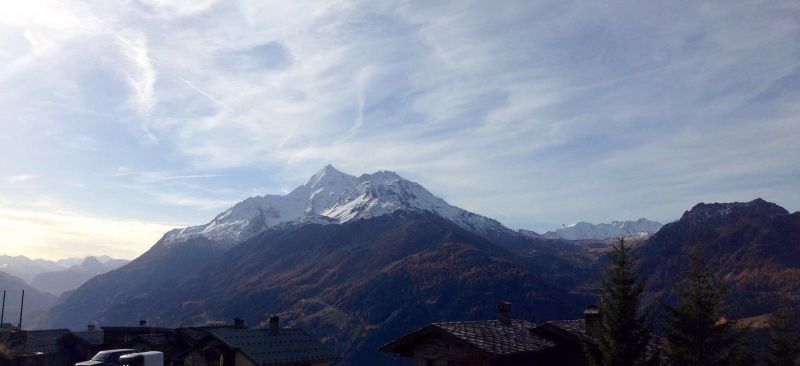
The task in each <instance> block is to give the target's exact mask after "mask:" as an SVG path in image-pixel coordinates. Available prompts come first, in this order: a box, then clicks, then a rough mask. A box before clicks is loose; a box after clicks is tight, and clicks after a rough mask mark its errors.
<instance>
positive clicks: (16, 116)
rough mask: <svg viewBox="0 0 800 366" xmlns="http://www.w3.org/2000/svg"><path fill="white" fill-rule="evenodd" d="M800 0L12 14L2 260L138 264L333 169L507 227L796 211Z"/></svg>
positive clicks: (6, 35)
mask: <svg viewBox="0 0 800 366" xmlns="http://www.w3.org/2000/svg"><path fill="white" fill-rule="evenodd" d="M798 19H800V2H796V1H774V0H755V1H720V2H713V1H704V2H697V1H670V2H636V1H630V2H625V1H602V2H594V1H584V2H572V1H563V0H558V1H531V0H523V1H514V0H503V1H435V0H434V1H345V0H333V1H274V2H272V1H246V0H225V1H213V0H189V1H166V0H139V1H114V2H110V1H104V0H98V1H62V0H52V1H38V0H27V1H16V2H14V1H8V2H2V3H0V65H2V67H0V254H9V255H18V254H24V255H27V256H30V257H40V258H50V259H54V258H65V257H80V256H84V255H90V254H91V255H99V254H107V255H112V256H116V257H121V258H134V257H136V256H138V255H139V254H141V253H142V252H144V251H145V250H146V249H147V248H149V247H150V246H151V245H152V244H154V243H155V242H156V241H157V240H158V239H159V238H160V236H161V235H163V233H164V232H166V231H167V230H168V229H170V228H173V227H182V226H187V225H196V224H202V223H205V222H208V221H209V220H210V219H212V218H213V217H214V216H215V215H216V214H217V213H219V212H221V211H223V210H225V209H226V208H227V207H229V206H231V205H233V204H235V203H236V202H238V201H241V200H243V199H244V198H247V197H249V196H254V195H263V194H267V193H278V194H281V193H286V192H288V191H290V190H291V189H292V188H294V187H296V186H299V185H301V184H303V183H304V182H305V181H306V180H307V179H308V177H310V176H311V175H312V174H314V172H316V171H318V170H319V169H320V168H322V167H323V166H324V165H326V164H332V165H334V166H335V167H336V168H337V169H339V170H341V171H344V172H346V173H349V174H353V175H360V174H362V173H371V172H374V171H377V170H391V171H396V172H397V173H399V174H400V175H402V176H403V177H405V178H407V179H411V180H413V181H416V182H418V183H420V184H422V185H423V186H425V187H426V188H428V189H429V190H430V191H431V192H433V193H434V194H436V195H438V196H440V197H442V198H444V199H446V200H447V201H448V202H450V203H451V204H454V205H456V206H459V207H462V208H465V209H467V210H470V211H473V212H477V213H480V214H483V215H486V216H489V217H493V218H496V219H498V220H500V221H501V222H502V223H504V224H505V225H507V226H509V227H511V228H515V229H516V228H524V229H529V230H535V231H538V232H544V231H547V230H552V229H556V228H558V227H560V226H561V225H564V224H570V223H574V222H577V221H589V222H595V223H598V222H608V221H611V220H624V219H637V218H639V217H647V218H650V219H653V220H660V221H662V222H668V221H671V220H675V219H677V218H679V217H680V215H681V214H682V213H683V212H684V211H685V210H688V209H690V208H691V207H692V206H693V205H694V204H696V203H698V202H729V201H749V200H752V199H754V198H756V197H762V198H764V199H766V200H769V201H772V202H776V203H778V204H780V205H782V206H783V207H785V208H787V209H788V210H790V211H796V210H798V209H800V189H799V188H798V187H800V143H798V141H800V41H798V40H800V22H798Z"/></svg>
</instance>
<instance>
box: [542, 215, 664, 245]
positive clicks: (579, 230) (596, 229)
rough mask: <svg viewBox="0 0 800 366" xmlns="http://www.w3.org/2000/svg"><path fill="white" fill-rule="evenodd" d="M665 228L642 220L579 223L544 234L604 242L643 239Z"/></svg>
mask: <svg viewBox="0 0 800 366" xmlns="http://www.w3.org/2000/svg"><path fill="white" fill-rule="evenodd" d="M662 226H664V225H663V224H661V223H660V222H656V221H651V220H648V219H645V218H640V219H638V220H636V221H612V222H611V223H603V224H590V223H588V222H579V223H576V224H572V225H567V226H564V227H563V228H561V229H558V230H555V231H548V232H546V233H544V234H543V236H544V237H546V238H551V239H566V240H603V239H613V238H618V237H636V238H642V237H647V236H650V235H653V234H655V233H656V232H658V230H660V229H661V227H662Z"/></svg>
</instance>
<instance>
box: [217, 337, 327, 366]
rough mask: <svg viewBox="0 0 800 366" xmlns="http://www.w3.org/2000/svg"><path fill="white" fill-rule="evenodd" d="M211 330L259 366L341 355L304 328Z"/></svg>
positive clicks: (303, 361) (317, 360)
mask: <svg viewBox="0 0 800 366" xmlns="http://www.w3.org/2000/svg"><path fill="white" fill-rule="evenodd" d="M208 332H209V333H210V334H212V335H213V336H214V337H215V338H217V339H219V340H220V341H222V342H224V343H226V344H227V345H228V346H229V347H231V348H235V349H238V350H239V351H240V352H242V353H244V354H245V355H247V356H248V357H249V358H250V359H251V360H253V361H254V362H255V363H256V364H257V365H258V366H266V365H284V364H296V363H311V362H324V361H336V360H339V359H340V358H339V356H338V355H336V354H335V353H333V352H332V351H331V350H329V349H328V347H326V346H325V345H324V344H322V343H321V342H320V341H318V340H317V339H316V338H314V337H312V336H311V335H309V334H308V333H306V332H305V331H303V330H302V329H291V328H282V329H280V330H278V331H277V332H273V331H272V330H270V329H234V328H215V329H209V330H208Z"/></svg>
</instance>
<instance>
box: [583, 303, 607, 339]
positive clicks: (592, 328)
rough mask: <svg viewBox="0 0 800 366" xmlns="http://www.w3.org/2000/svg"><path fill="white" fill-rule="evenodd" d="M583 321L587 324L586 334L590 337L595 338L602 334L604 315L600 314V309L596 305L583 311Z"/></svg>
mask: <svg viewBox="0 0 800 366" xmlns="http://www.w3.org/2000/svg"><path fill="white" fill-rule="evenodd" d="M583 319H584V321H585V322H586V333H587V334H589V336H590V337H595V336H597V334H598V333H599V332H600V327H602V326H603V324H602V321H603V314H602V313H600V308H598V307H597V306H596V305H589V306H587V307H586V310H584V311H583Z"/></svg>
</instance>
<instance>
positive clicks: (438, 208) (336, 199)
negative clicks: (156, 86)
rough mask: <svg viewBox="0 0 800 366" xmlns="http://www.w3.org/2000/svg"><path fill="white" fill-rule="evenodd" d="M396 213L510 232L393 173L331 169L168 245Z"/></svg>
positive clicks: (229, 241)
mask: <svg viewBox="0 0 800 366" xmlns="http://www.w3.org/2000/svg"><path fill="white" fill-rule="evenodd" d="M398 210H409V211H429V212H433V213H436V214H438V215H440V216H442V217H444V218H446V219H448V220H450V221H452V222H453V223H455V224H457V225H459V226H461V227H464V228H467V229H469V230H471V231H476V232H479V233H488V232H498V231H508V229H507V228H505V227H504V226H503V225H502V224H500V223H499V222H497V221H495V220H492V219H489V218H487V217H484V216H480V215H477V214H474V213H471V212H468V211H466V210H463V209H460V208H458V207H455V206H452V205H450V204H448V203H447V202H445V201H444V200H443V199H441V198H439V197H436V196H434V195H433V194H432V193H430V192H429V191H428V190H426V189H425V188H424V187H422V186H421V185H419V184H418V183H415V182H412V181H409V180H407V179H404V178H402V177H401V176H400V175H398V174H397V173H395V172H391V171H379V172H376V173H372V174H363V175H361V176H359V177H358V178H356V177H354V176H351V175H348V174H345V173H342V172H340V171H338V170H336V169H335V168H334V167H333V166H331V165H327V166H325V167H324V168H322V169H321V170H320V171H318V172H317V173H316V174H314V175H313V176H311V178H309V180H308V181H307V182H306V183H305V184H303V185H302V186H299V187H297V188H296V189H294V190H293V191H292V192H290V193H289V194H287V195H284V196H279V195H265V196H258V197H251V198H248V199H246V200H244V201H242V202H239V203H237V204H236V205H235V206H233V207H231V208H230V209H228V210H225V211H224V212H222V213H220V214H219V215H217V217H215V218H214V219H213V220H212V221H211V222H209V223H208V224H205V225H199V226H193V227H188V228H185V229H175V230H172V231H170V232H169V233H167V235H166V236H165V238H164V240H163V241H162V242H164V243H165V244H166V245H169V244H170V243H175V242H181V241H184V240H187V239H189V238H193V237H197V236H202V237H205V238H207V239H211V240H213V241H215V242H218V243H220V244H221V245H226V246H232V245H236V244H237V243H240V242H242V241H244V240H247V239H249V238H251V237H253V236H255V235H256V234H258V233H260V232H262V231H264V230H266V229H268V228H270V227H273V226H275V225H278V224H282V223H287V222H295V221H312V220H313V221H319V222H325V223H344V222H348V221H351V220H357V219H366V218H370V217H376V216H381V215H386V214H390V213H392V212H395V211H398Z"/></svg>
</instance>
